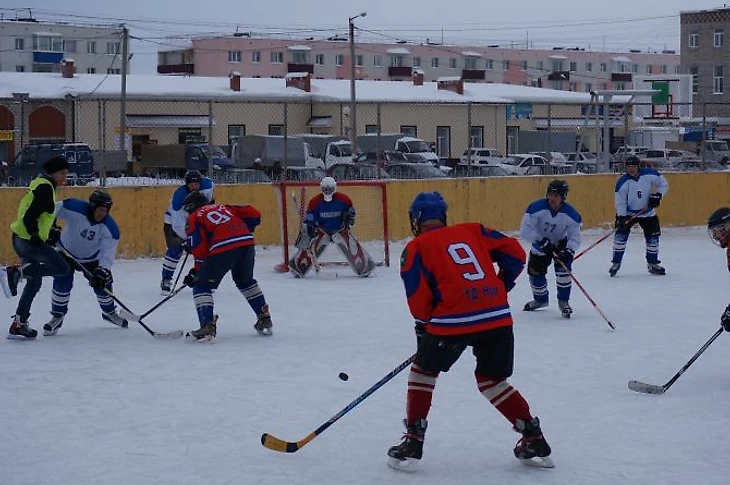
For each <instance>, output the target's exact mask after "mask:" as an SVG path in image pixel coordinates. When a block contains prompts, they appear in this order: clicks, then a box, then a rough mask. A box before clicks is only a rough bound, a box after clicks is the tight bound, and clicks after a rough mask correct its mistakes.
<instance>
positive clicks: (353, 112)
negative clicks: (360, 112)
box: [347, 12, 367, 161]
mask: <svg viewBox="0 0 730 485" xmlns="http://www.w3.org/2000/svg"><path fill="white" fill-rule="evenodd" d="M365 16H367V12H361V13H359V14H357V15H355V16H354V17H350V18H349V19H348V20H347V23H348V27H349V40H350V146H351V150H352V160H353V161H355V158H356V157H357V99H356V94H355V24H353V23H352V21H353V20H355V19H356V18H358V17H365Z"/></svg>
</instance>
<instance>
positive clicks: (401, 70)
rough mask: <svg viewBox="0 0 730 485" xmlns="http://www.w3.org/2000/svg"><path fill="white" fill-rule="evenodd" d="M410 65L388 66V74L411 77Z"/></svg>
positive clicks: (411, 69)
mask: <svg viewBox="0 0 730 485" xmlns="http://www.w3.org/2000/svg"><path fill="white" fill-rule="evenodd" d="M411 71H413V68H412V67H396V66H390V67H389V68H388V76H390V77H411Z"/></svg>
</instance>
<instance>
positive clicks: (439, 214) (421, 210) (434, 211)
mask: <svg viewBox="0 0 730 485" xmlns="http://www.w3.org/2000/svg"><path fill="white" fill-rule="evenodd" d="M447 209H448V206H447V205H446V201H445V200H444V198H443V197H442V196H441V194H440V193H438V192H420V193H419V194H418V195H416V197H415V198H414V199H413V202H411V207H410V209H408V219H409V220H410V221H411V231H413V234H414V235H418V234H420V232H421V224H423V223H424V222H425V221H429V220H439V221H441V222H442V223H443V224H444V225H446V210H447Z"/></svg>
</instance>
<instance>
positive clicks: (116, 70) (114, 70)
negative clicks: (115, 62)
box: [106, 67, 122, 74]
mask: <svg viewBox="0 0 730 485" xmlns="http://www.w3.org/2000/svg"><path fill="white" fill-rule="evenodd" d="M106 73H107V74H121V73H122V70H121V69H119V68H118V67H110V68H109V69H107V70H106Z"/></svg>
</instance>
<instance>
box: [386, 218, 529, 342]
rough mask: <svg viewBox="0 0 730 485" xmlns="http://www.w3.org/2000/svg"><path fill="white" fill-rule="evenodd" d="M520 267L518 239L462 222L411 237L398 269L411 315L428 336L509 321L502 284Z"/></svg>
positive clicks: (511, 279)
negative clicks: (495, 266) (429, 334)
mask: <svg viewBox="0 0 730 485" xmlns="http://www.w3.org/2000/svg"><path fill="white" fill-rule="evenodd" d="M495 263H496V264H497V266H498V268H499V271H497V270H495V268H494V264H495ZM524 266H525V251H524V249H522V246H521V245H520V243H519V242H518V241H517V239H515V238H512V237H509V236H506V235H504V234H502V233H501V232H498V231H495V230H493V229H489V228H486V227H484V226H483V225H481V224H479V223H466V224H457V225H454V226H444V227H438V228H434V229H430V230H428V231H426V232H423V233H421V234H419V235H418V236H416V237H415V238H414V239H413V240H411V241H410V242H409V243H408V244H407V245H406V247H405V249H404V250H403V255H402V256H401V270H400V272H401V278H402V279H403V284H404V285H405V290H406V296H407V297H408V306H409V308H410V310H411V314H412V315H413V317H414V318H415V319H416V320H418V321H420V322H423V323H425V324H426V330H427V331H428V332H429V333H431V334H434V335H463V334H469V333H475V332H481V331H483V330H489V329H493V328H498V327H504V326H508V325H512V315H511V313H510V308H509V303H508V302H507V288H511V287H512V286H514V281H515V279H516V278H517V276H518V275H519V274H520V273H521V272H522V269H523V268H524Z"/></svg>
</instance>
